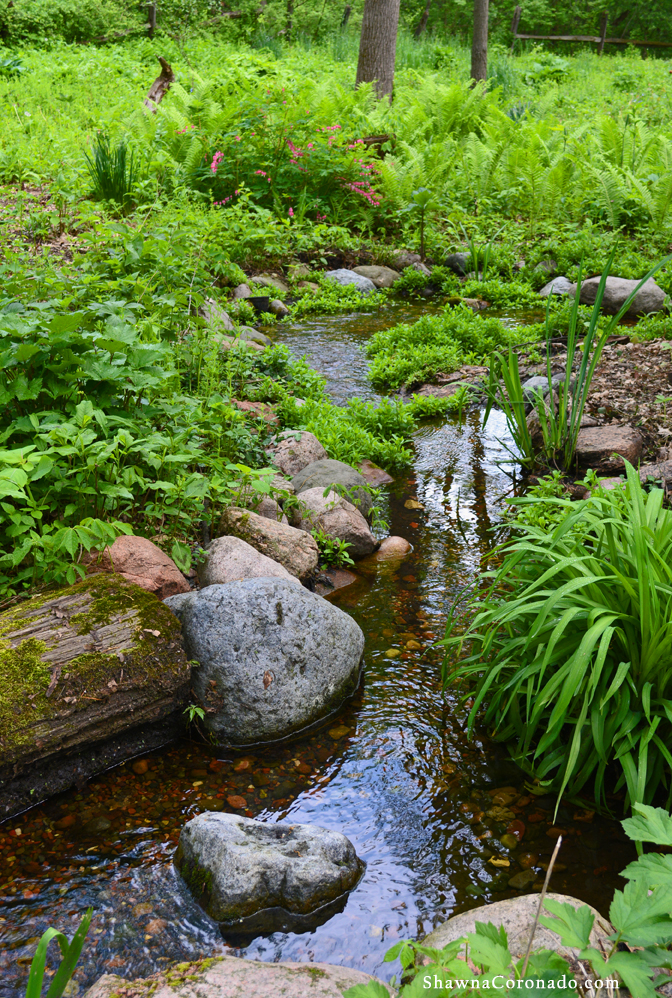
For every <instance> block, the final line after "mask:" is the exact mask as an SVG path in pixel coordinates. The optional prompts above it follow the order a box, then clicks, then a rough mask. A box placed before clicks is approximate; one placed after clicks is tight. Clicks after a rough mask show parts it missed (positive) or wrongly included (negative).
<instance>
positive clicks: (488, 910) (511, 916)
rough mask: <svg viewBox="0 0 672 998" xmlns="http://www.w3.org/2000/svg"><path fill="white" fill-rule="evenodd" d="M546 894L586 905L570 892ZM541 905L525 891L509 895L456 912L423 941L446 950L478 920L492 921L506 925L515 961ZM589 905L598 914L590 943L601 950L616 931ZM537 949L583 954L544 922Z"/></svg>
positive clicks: (573, 958) (575, 955) (571, 955)
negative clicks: (565, 944)
mask: <svg viewBox="0 0 672 998" xmlns="http://www.w3.org/2000/svg"><path fill="white" fill-rule="evenodd" d="M546 897H547V898H550V899H551V900H552V901H561V902H563V903H564V904H571V905H572V907H574V908H580V907H581V906H582V905H583V901H578V900H577V899H576V898H573V897H570V896H569V895H566V894H547V895H546ZM538 907H539V895H538V894H525V895H524V896H523V897H517V898H509V899H508V900H506V901H496V902H495V903H494V904H486V905H483V906H482V907H481V908H472V909H471V911H465V912H463V913H462V914H461V915H454V916H453V917H452V918H449V919H448V920H447V921H446V922H444V923H443V925H439V927H438V928H437V929H434V931H433V932H432V933H431V934H430V935H429V936H427V938H426V939H423V944H424V945H425V946H435V947H436V948H437V949H442V948H443V947H444V946H447V945H448V944H449V943H452V942H454V941H455V940H456V939H460V938H461V937H462V936H464V935H466V934H467V933H468V932H475V931H476V929H475V925H476V922H486V923H487V922H492V924H493V925H494V926H496V927H497V928H499V927H500V926H503V927H504V929H505V930H506V934H507V938H508V942H509V951H510V953H511V956H512V957H513V959H514V960H520V959H522V957H523V956H524V955H525V951H526V950H527V944H528V942H529V939H530V932H531V931H532V925H533V923H534V919H535V916H536V914H537V908H538ZM586 907H587V908H590V911H591V914H593V915H594V916H595V921H594V923H593V929H592V932H591V934H590V945H591V946H594V947H595V949H596V950H597V951H598V952H599V951H600V948H601V946H600V944H601V943H602V944H605V945H606V946H610V945H612V944H610V943H608V942H607V936H608V935H609V934H610V933H611V932H612V931H613V930H612V926H611V925H610V924H609V922H608V921H607V920H606V918H603V917H602V916H601V915H600V913H599V911H597V910H596V909H595V908H591V907H590V905H586ZM545 914H550V912H545ZM534 948H535V949H550V950H555V952H556V953H559V954H560V955H561V956H563V957H564V958H565V959H566V960H569V961H570V962H575V961H576V960H577V958H578V955H579V950H578V949H573V948H572V947H569V946H564V945H563V944H562V942H561V940H560V936H559V935H557V934H556V933H555V932H551V930H550V929H547V928H546V927H545V926H544V925H538V926H537V929H536V932H535V934H534Z"/></svg>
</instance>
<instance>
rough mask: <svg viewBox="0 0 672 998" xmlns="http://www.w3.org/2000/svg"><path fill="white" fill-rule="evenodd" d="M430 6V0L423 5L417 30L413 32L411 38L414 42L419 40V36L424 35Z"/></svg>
mask: <svg viewBox="0 0 672 998" xmlns="http://www.w3.org/2000/svg"><path fill="white" fill-rule="evenodd" d="M431 6H432V0H427V3H426V4H425V9H424V10H423V12H422V17H421V18H420V20H419V22H418V26H417V28H416V29H415V31H414V32H413V37H414V38H415V39H416V40H417V39H418V38H420V36H421V35H424V33H425V31H426V30H427V21H428V20H429V11H430V9H431Z"/></svg>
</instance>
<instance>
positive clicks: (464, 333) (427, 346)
mask: <svg viewBox="0 0 672 998" xmlns="http://www.w3.org/2000/svg"><path fill="white" fill-rule="evenodd" d="M527 335H528V334H527V333H526V332H525V331H523V330H521V329H515V330H511V329H506V328H505V326H503V325H502V323H501V322H500V320H499V319H495V318H486V317H482V316H480V315H474V313H473V312H472V311H471V309H469V308H451V309H447V310H446V311H444V312H441V313H440V314H438V315H426V316H423V318H422V319H419V320H418V321H417V322H414V323H412V324H409V323H402V324H400V325H398V326H393V327H392V328H391V329H385V330H380V331H379V332H377V333H375V334H374V335H373V336H372V337H371V339H370V340H369V341H368V343H367V348H366V349H367V353H368V354H369V356H370V357H373V362H372V364H371V367H370V370H369V377H370V378H371V381H372V382H373V384H374V385H380V386H383V385H384V386H387V387H390V388H398V387H399V386H400V385H402V384H404V383H405V384H414V383H417V382H421V381H426V380H429V379H431V378H432V377H433V376H434V375H436V374H437V373H439V372H442V373H447V374H450V373H451V372H452V371H456V370H457V369H458V368H459V367H461V366H462V365H463V364H469V363H479V362H481V361H483V360H484V359H485V358H487V357H488V355H489V354H490V353H492V351H493V350H495V349H496V348H498V347H502V346H505V345H508V344H512V343H518V342H520V341H521V340H522V339H524V338H525V337H526V336H527Z"/></svg>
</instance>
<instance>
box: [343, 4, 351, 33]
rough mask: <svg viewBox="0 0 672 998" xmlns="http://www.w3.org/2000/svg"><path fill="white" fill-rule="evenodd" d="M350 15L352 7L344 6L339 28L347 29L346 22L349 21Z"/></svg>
mask: <svg viewBox="0 0 672 998" xmlns="http://www.w3.org/2000/svg"><path fill="white" fill-rule="evenodd" d="M351 14H352V7H351V6H350V4H349V3H348V4H346V5H345V8H344V10H343V17H342V18H341V27H342V28H347V26H348V21H349V20H350V15H351Z"/></svg>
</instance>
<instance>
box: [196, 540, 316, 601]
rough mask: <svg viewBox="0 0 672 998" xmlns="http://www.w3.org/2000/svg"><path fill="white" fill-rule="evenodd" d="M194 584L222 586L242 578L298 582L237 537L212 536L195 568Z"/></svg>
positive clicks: (280, 566) (296, 583) (285, 570)
mask: <svg viewBox="0 0 672 998" xmlns="http://www.w3.org/2000/svg"><path fill="white" fill-rule="evenodd" d="M197 571H198V581H199V584H200V585H201V587H202V588H205V586H215V585H226V584H227V583H229V582H240V581H241V580H242V579H269V578H276V579H286V580H287V581H288V582H291V583H293V585H295V586H300V585H301V583H300V582H299V580H298V579H297V578H295V576H293V575H290V573H289V572H288V571H287V569H286V568H283V566H282V565H279V564H278V562H277V561H273V560H272V559H271V558H267V557H266V555H264V554H261V553H260V552H259V551H257V550H256V548H253V547H252V545H251V544H246V543H245V541H241V539H240V538H239V537H215V539H214V541H211V542H210V544H208V546H207V548H206V550H205V557H204V559H203V561H201V562H199V564H198V566H197Z"/></svg>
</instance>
